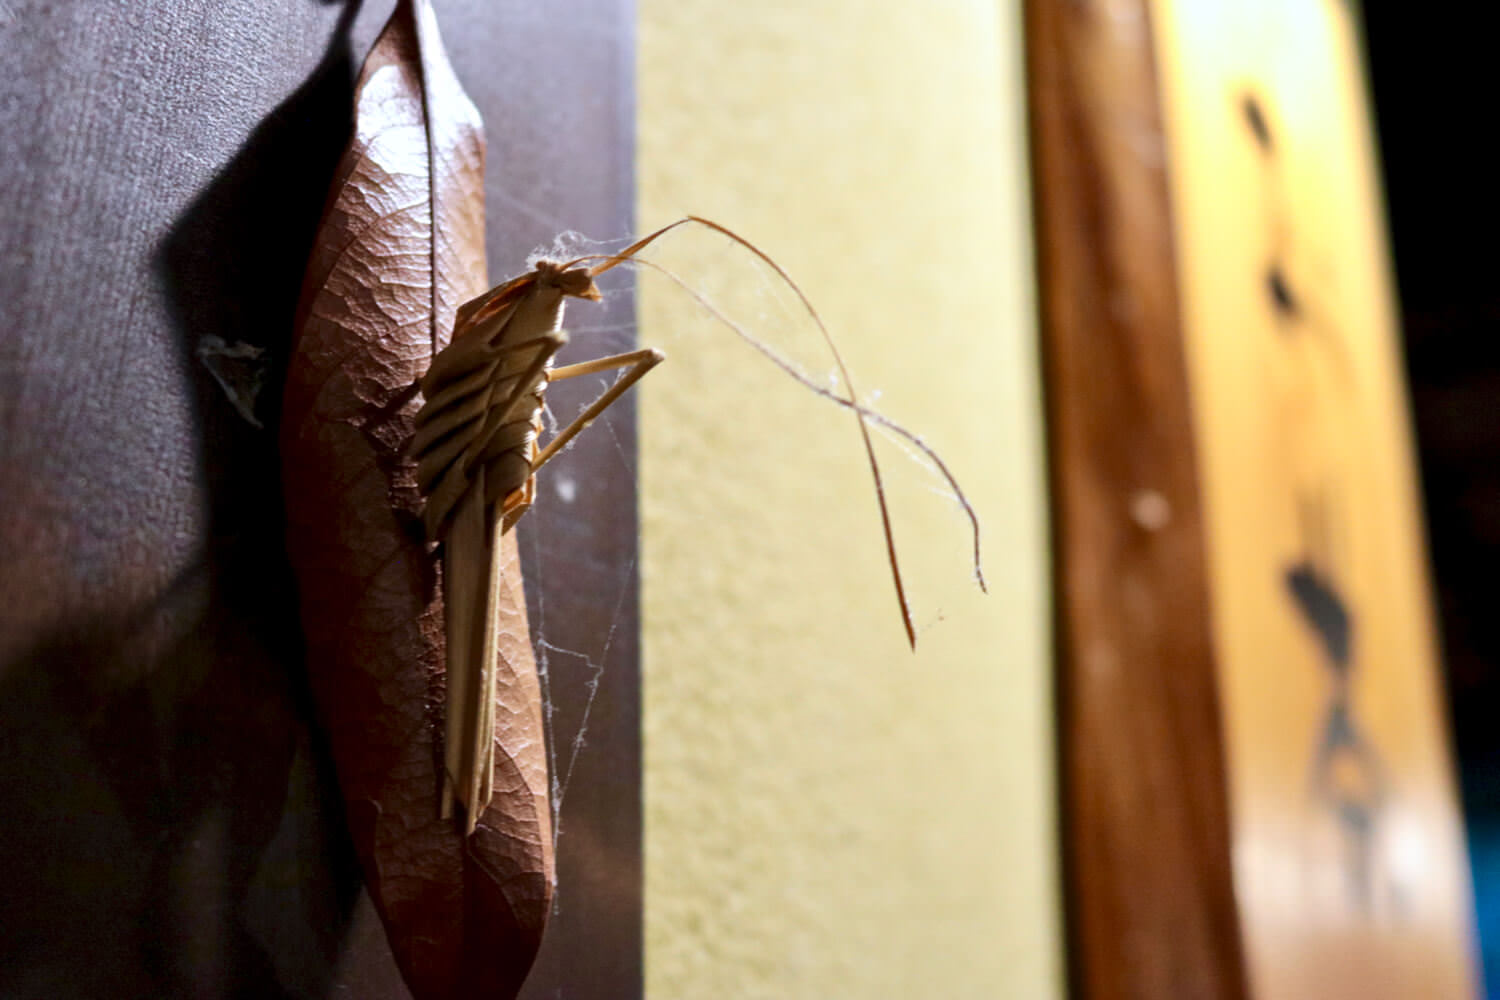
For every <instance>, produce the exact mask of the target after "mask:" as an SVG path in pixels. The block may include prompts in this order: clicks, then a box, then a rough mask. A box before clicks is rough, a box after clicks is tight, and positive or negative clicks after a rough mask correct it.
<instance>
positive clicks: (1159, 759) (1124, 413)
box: [1026, 0, 1248, 1000]
mask: <svg viewBox="0 0 1500 1000" xmlns="http://www.w3.org/2000/svg"><path fill="white" fill-rule="evenodd" d="M1107 6H1108V9H1107V10H1106V9H1105V7H1106V5H1104V4H1101V3H1095V2H1089V0H1072V2H1065V0H1030V2H1029V3H1028V5H1027V19H1026V24H1027V41H1028V61H1029V77H1030V101H1031V124H1032V136H1033V150H1034V152H1033V156H1034V172H1035V177H1036V188H1035V189H1036V194H1037V216H1036V218H1037V227H1038V246H1039V258H1040V259H1039V266H1040V273H1041V303H1042V326H1043V340H1044V356H1045V359H1046V397H1047V419H1048V439H1049V450H1050V458H1051V472H1050V477H1051V484H1052V491H1053V497H1054V504H1055V507H1054V510H1055V515H1054V517H1055V520H1054V524H1055V553H1056V555H1055V559H1056V576H1055V579H1056V581H1057V584H1056V586H1057V602H1056V606H1057V616H1058V629H1057V634H1058V645H1059V658H1058V705H1059V710H1060V713H1061V717H1060V720H1059V733H1060V735H1059V741H1060V752H1061V761H1062V767H1061V773H1062V787H1063V821H1064V841H1065V871H1066V893H1067V914H1068V935H1069V955H1070V962H1071V979H1072V991H1073V994H1074V996H1076V997H1080V998H1085V1000H1106V998H1141V1000H1146V998H1151V1000H1156V998H1161V997H1212V998H1216V1000H1234V998H1240V997H1245V996H1246V995H1247V993H1248V987H1247V984H1246V974H1245V966H1244V957H1243V954H1242V950H1241V943H1240V935H1239V927H1238V918H1237V914H1236V910H1235V904H1234V889H1233V882H1232V873H1231V870H1230V839H1229V838H1230V827H1229V816H1228V798H1227V791H1228V790H1227V787H1226V778H1225V766H1224V743H1223V735H1222V732H1221V721H1220V712H1219V705H1218V693H1217V678H1216V675H1215V658H1214V651H1213V643H1212V636H1211V632H1210V620H1209V579H1208V575H1207V567H1206V563H1205V555H1204V553H1205V538H1204V523H1203V518H1202V511H1201V506H1200V499H1199V483H1198V472H1197V463H1196V458H1195V454H1194V440H1193V427H1192V423H1191V411H1190V406H1189V391H1188V377H1187V370H1186V365H1185V359H1184V349H1183V337H1182V328H1181V321H1180V311H1179V304H1178V290H1177V279H1176V271H1175V266H1174V257H1173V253H1174V251H1173V241H1172V228H1171V214H1170V205H1169V203H1168V190H1167V176H1166V173H1165V169H1164V167H1163V166H1162V164H1163V162H1164V158H1165V145H1164V141H1163V140H1164V137H1163V136H1162V133H1161V113H1160V109H1159V95H1158V90H1157V82H1156V76H1155V68H1154V62H1153V54H1152V50H1151V35H1150V32H1149V31H1148V30H1146V29H1147V25H1148V24H1149V10H1148V4H1147V3H1146V2H1145V0H1115V2H1112V3H1110V4H1108V5H1107ZM1143 146H1144V147H1147V148H1144V149H1143ZM1151 146H1154V147H1155V149H1154V150H1153V149H1151V148H1149V147H1151Z"/></svg>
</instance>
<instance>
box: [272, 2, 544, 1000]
mask: <svg viewBox="0 0 1500 1000" xmlns="http://www.w3.org/2000/svg"><path fill="white" fill-rule="evenodd" d="M355 102H356V103H355V116H354V122H355V125H354V135H353V137H352V138H351V140H350V143H349V148H348V150H347V151H346V153H345V155H344V158H343V161H342V162H341V164H340V166H339V170H338V173H337V175H336V177H335V180H334V186H333V190H332V192H331V194H330V197H329V202H328V207H327V209H326V212H325V216H324V219H323V222H322V225H321V228H320V231H319V235H318V239H317V243H316V246H315V248H314V251H313V256H312V260H311V262H310V263H309V265H308V272H307V279H306V284H305V287H304V291H303V301H302V312H301V318H300V320H299V330H298V336H297V343H296V347H295V350H294V354H293V357H292V359H291V364H290V367H289V371H288V376H287V385H286V392H285V403H284V413H283V424H282V427H283V430H282V435H283V436H282V452H283V456H284V459H283V465H284V477H285V483H286V486H285V489H286V503H287V522H288V524H287V532H288V543H289V546H290V549H291V556H292V560H293V563H294V565H295V567H296V570H297V576H298V584H299V588H300V592H301V593H300V596H301V602H302V617H303V627H304V631H305V632H306V636H307V655H308V669H309V672H310V675H311V680H312V686H313V690H314V694H315V696H316V699H317V703H318V708H319V713H320V717H321V720H322V723H323V725H324V726H325V727H326V729H327V731H328V734H329V737H330V743H331V745H332V748H333V753H334V757H335V760H336V763H337V767H338V775H339V782H340V786H341V789H342V791H343V794H344V799H345V803H346V807H347V815H348V822H349V827H350V832H351V834H352V836H353V839H354V843H355V848H356V850H357V851H358V854H359V857H360V861H361V863H362V865H363V867H364V872H365V878H366V882H367V884H368V887H369V890H370V893H371V896H372V897H373V899H374V902H375V905H376V908H377V910H378V911H379V912H380V915H381V917H382V919H383V920H384V922H385V927H386V932H387V934H388V936H389V938H390V941H391V946H392V949H393V951H394V952H395V956H396V960H397V963H398V964H399V965H400V967H401V971H402V973H403V975H404V976H405V977H406V980H407V983H408V984H409V985H410V986H411V988H412V991H413V993H414V994H415V995H416V996H417V997H418V998H419V1000H428V998H443V997H457V996H460V995H463V996H484V997H511V996H514V995H515V993H516V992H517V990H518V989H519V988H520V984H521V982H522V981H523V980H524V978H525V975H526V973H527V971H528V970H529V969H530V967H531V963H532V960H533V958H534V956H535V953H536V949H537V947H538V945H539V943H540V939H541V933H542V929H543V926H544V924H545V922H546V918H547V914H548V911H549V910H550V907H551V896H552V888H553V881H554V867H553V845H552V836H551V825H550V819H551V815H550V806H549V802H548V776H547V768H546V751H545V741H544V737H543V722H542V712H541V695H540V690H539V685H538V682H537V675H536V667H535V663H534V662H533V659H532V650H531V643H530V638H529V635H528V631H527V625H526V611H525V601H524V599H523V597H522V593H521V579H520V564H519V561H518V560H517V558H516V552H515V541H514V535H513V534H510V533H507V534H506V535H505V536H504V538H503V541H502V559H503V560H504V562H505V564H506V565H505V577H504V586H503V587H502V588H501V589H502V593H501V595H500V610H499V620H500V622H501V627H500V630H499V646H500V659H501V663H500V665H499V669H498V670H497V677H498V685H497V686H498V690H497V697H496V704H495V712H494V716H495V735H496V743H495V768H496V769H495V777H494V797H493V799H492V800H491V802H490V805H489V808H488V809H487V810H486V811H485V812H484V814H483V816H482V817H481V818H480V822H479V824H478V826H477V828H476V829H475V831H474V833H473V834H472V835H469V836H467V837H466V836H465V835H464V833H463V829H462V826H461V825H460V824H458V823H456V822H454V821H452V820H443V819H441V818H440V816H439V793H440V790H441V774H440V768H441V760H442V718H441V715H442V705H443V684H444V627H443V612H442V603H441V599H440V588H439V586H438V576H437V569H436V559H435V558H434V555H433V553H432V551H431V550H430V547H429V545H428V544H427V542H426V540H425V535H424V533H423V530H422V527H421V521H420V508H421V501H420V498H419V496H418V493H417V488H416V474H415V467H414V464H413V462H412V461H411V459H410V458H409V457H408V456H407V455H406V446H407V443H408V442H409V440H410V438H411V435H412V430H413V422H414V419H415V415H416V412H417V409H418V407H419V405H420V402H421V399H420V396H419V395H418V394H417V393H416V391H415V388H414V386H415V383H416V381H417V379H418V378H419V377H420V376H421V375H422V374H423V372H424V371H425V370H426V368H427V366H428V364H429V362H430V361H431V358H432V356H433V354H434V353H435V352H436V351H437V350H438V349H439V348H441V347H442V345H443V344H444V343H445V342H446V340H447V337H448V333H449V331H450V330H451V329H452V326H453V318H454V313H455V311H456V309H457V306H458V305H459V304H460V303H461V302H463V301H465V300H467V299H469V298H471V297H473V296H474V295H476V294H478V293H479V292H481V291H483V290H484V287H485V260H484V139H483V135H482V130H481V125H480V121H479V115H478V113H477V111H476V110H475V109H474V107H473V105H472V104H471V103H470V102H469V100H468V98H467V96H466V95H465V94H464V92H463V90H462V88H461V87H460V85H459V83H458V81H457V79H456V78H455V77H454V75H453V71H452V69H451V67H450V66H449V64H448V61H447V58H446V56H445V55H444V53H443V49H442V44H441V40H440V39H439V37H438V34H437V26H436V23H435V21H434V19H433V16H432V13H431V11H430V9H429V8H428V5H427V3H426V2H425V0H402V2H401V3H399V4H398V6H397V9H396V12H395V14H394V15H393V17H392V19H391V21H390V23H389V24H388V25H387V26H386V28H385V30H384V32H383V33H382V34H381V36H380V38H379V40H378V41H377V42H376V44H375V47H374V49H373V50H372V51H371V53H370V56H369V58H368V60H367V61H366V63H365V66H364V69H363V70H362V72H361V75H360V79H359V82H358V84H357V88H356V97H355Z"/></svg>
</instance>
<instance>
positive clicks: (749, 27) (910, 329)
mask: <svg viewBox="0 0 1500 1000" xmlns="http://www.w3.org/2000/svg"><path fill="white" fill-rule="evenodd" d="M639 28H640V38H639V88H640V89H639V102H640V104H639V119H638V127H639V144H640V145H639V160H638V166H639V183H640V206H639V218H640V220H641V224H642V226H643V227H651V226H654V225H656V224H658V223H661V222H665V221H667V220H669V219H671V218H675V217H677V216H678V215H681V214H683V213H685V212H690V211H691V212H695V213H698V214H701V215H707V216H709V217H712V218H715V219H718V220H720V221H722V222H725V223H726V224H729V225H731V226H733V227H734V228H736V229H739V230H740V231H742V232H744V233H745V235H747V236H749V237H751V238H752V239H754V240H755V241H757V242H758V243H759V244H760V245H761V246H762V247H764V248H765V249H766V250H767V251H769V252H770V253H772V254H773V255H774V256H775V257H776V258H777V259H778V260H779V261H780V262H781V263H782V264H783V265H785V266H786V267H787V268H788V269H789V270H790V271H791V272H792V273H793V274H794V275H795V276H796V277H797V278H798V279H799V280H800V281H801V282H802V284H803V285H804V286H805V288H806V290H807V291H808V293H809V295H810V296H811V297H812V299H813V300H814V302H816V304H817V306H818V307H819V308H820V309H821V310H822V312H823V313H824V316H825V317H826V319H827V320H828V322H829V325H830V326H831V327H832V328H833V330H834V332H835V334H837V335H838V336H839V337H840V339H841V341H842V343H843V345H844V347H845V350H846V353H847V356H848V360H849V362H850V364H851V365H852V367H853V368H854V370H855V371H856V373H857V375H858V377H860V378H861V379H862V383H863V384H862V386H861V388H862V390H863V391H865V392H868V391H869V390H871V389H879V390H881V396H880V400H879V406H880V408H881V409H882V410H884V411H885V412H886V413H888V414H889V415H891V416H892V417H894V418H895V419H897V420H900V421H903V422H905V423H907V424H908V425H910V426H912V427H913V428H914V429H917V430H919V431H921V432H923V433H924V434H925V435H926V436H927V437H928V439H929V440H930V442H931V443H932V444H933V445H935V446H937V447H938V448H940V449H941V450H942V451H943V453H944V454H945V456H946V457H947V459H948V460H949V462H950V464H951V465H952V466H953V468H954V471H955V472H956V473H957V474H958V475H959V476H960V478H961V479H962V480H963V482H964V484H965V486H966V487H967V488H968V489H969V490H970V492H971V494H972V498H973V500H974V502H975V505H976V507H977V508H978V510H979V512H980V515H981V516H982V517H983V519H984V526H985V531H986V555H987V557H988V566H987V568H988V570H989V575H990V578H991V593H990V595H989V596H988V597H984V596H981V595H979V594H977V593H976V592H973V591H972V588H969V587H966V586H965V585H966V583H967V566H966V563H965V552H964V550H963V546H962V541H963V539H962V533H961V531H960V530H958V529H959V522H958V519H957V515H956V514H955V513H954V511H953V509H952V508H951V506H947V505H944V504H938V503H934V504H929V505H927V506H926V507H923V506H921V505H916V504H905V503H904V504H903V505H902V507H901V509H899V510H898V511H897V513H898V516H899V521H898V525H897V530H898V533H899V541H900V543H901V544H902V545H903V549H904V553H903V554H904V555H905V556H906V558H907V560H908V563H909V568H910V571H911V577H912V583H913V586H914V590H915V594H914V597H915V599H916V601H917V604H918V617H919V620H920V623H921V624H923V625H927V624H930V623H931V622H933V620H934V619H935V618H936V617H937V616H938V615H939V614H941V616H942V618H943V620H942V621H940V622H937V623H936V624H933V625H932V626H931V627H929V628H927V629H926V630H925V631H924V632H923V633H922V636H921V649H920V651H919V652H918V653H917V654H916V655H915V656H914V655H913V654H912V653H911V652H909V651H908V650H907V649H906V648H905V643H904V638H903V635H902V633H901V630H900V626H899V621H898V618H897V617H896V614H895V603H894V600H893V598H892V595H891V585H890V582H889V577H888V575H887V572H886V569H885V565H884V554H883V550H882V547H881V543H880V537H879V529H878V521H877V519H876V514H875V508H874V503H873V500H872V499H871V493H870V487H869V482H868V478H867V473H866V470H865V467H864V465H863V464H862V457H861V453H860V451H859V439H858V435H857V433H856V431H855V428H854V423H853V420H852V418H850V417H849V415H848V414H847V413H845V412H843V411H839V410H836V409H835V408H834V407H832V406H831V405H829V404H827V403H825V402H820V401H818V400H816V399H814V398H812V397H811V396H810V395H809V394H808V393H806V392H805V391H803V390H800V389H798V388H797V387H796V386H795V385H793V384H792V383H790V382H789V381H787V380H786V379H785V378H784V377H783V376H779V375H778V374H776V373H775V372H774V371H773V370H772V369H771V368H770V367H769V366H767V365H765V364H764V363H763V362H761V361H759V360H758V359H756V358H755V356H754V355H753V354H752V353H751V352H749V351H748V350H747V349H746V348H745V347H744V346H743V345H742V344H740V343H738V342H737V341H736V340H735V339H734V338H733V337H732V336H731V335H730V334H728V333H727V332H726V331H724V330H722V329H717V328H714V327H713V326H711V325H707V324H705V323H704V322H703V321H702V318H701V316H699V315H698V314H696V313H695V311H694V310H693V308H692V307H691V306H690V305H689V304H688V302H687V301H686V299H685V298H684V297H683V296H681V295H680V294H677V293H676V292H675V291H674V290H672V289H671V288H670V287H666V286H662V285H660V284H653V283H651V282H650V280H649V275H647V276H643V282H644V283H645V284H644V287H643V291H642V312H641V320H642V337H643V340H644V341H645V342H646V343H655V344H660V345H662V346H663V347H665V348H666V349H667V351H668V352H669V354H670V359H669V361H668V363H667V365H665V366H663V368H662V369H659V371H658V373H654V374H653V375H652V376H651V378H650V379H648V380H647V382H646V383H645V384H644V387H643V390H642V395H641V409H642V435H643V436H642V454H641V467H640V475H641V484H642V493H643V496H642V502H643V518H644V523H643V563H642V573H643V586H644V591H643V594H644V597H643V599H644V621H645V671H646V679H645V720H644V725H645V737H646V782H645V800H646V936H647V953H646V969H647V992H648V995H649V996H651V997H652V998H653V1000H670V998H678V997H681V998H701V997H724V998H740V997H768V998H770V997H774V998H778V1000H785V998H799V997H806V998H818V1000H827V998H843V997H850V998H861V1000H870V998H881V997H893V998H894V997H900V998H912V997H942V998H945V1000H948V998H967V997H975V998H979V997H1025V998H1028V1000H1033V998H1039V1000H1045V998H1049V997H1055V996H1060V995H1061V964H1062V963H1061V957H1060V941H1059V933H1060V919H1059V903H1058V891H1057V885H1056V882H1057V861H1056V856H1055V854H1056V850H1055V834H1054V823H1055V817H1054V809H1053V780H1054V776H1053V766H1052V739H1053V734H1052V730H1051V721H1050V720H1051V700H1050V690H1049V679H1048V678H1049V671H1050V667H1049V661H1048V656H1049V653H1048V642H1049V638H1048V632H1047V618H1048V605H1047V579H1046V564H1045V544H1046V522H1045V513H1044V505H1043V466H1042V458H1041V455H1042V451H1041V426H1040V407H1039V403H1038V372H1037V367H1036V359H1035V338H1034V318H1033V290H1032V271H1031V268H1032V258H1031V251H1030V246H1029V240H1030V236H1029V219H1028V215H1027V197H1028V196H1027V190H1026V177H1025V163H1026V159H1025V149H1024V125H1025V121H1024V111H1023V109H1024V104H1023V101H1022V79H1023V70H1022V63H1021V44H1020V38H1021V32H1020V18H1019V11H1018V9H1017V6H1016V4H1014V3H1012V2H1003V3H998V4H997V3H985V2H957V0H946V2H936V3H916V2H909V3H897V4H878V5H871V4H863V3H855V2H851V0H796V2H782V0H776V2H762V3H725V2H712V0H641V2H640V5H639ZM736 261H739V262H740V263H738V264H737V263H736ZM674 264H675V266H676V267H677V268H678V269H679V270H681V271H683V272H684V273H685V274H687V275H688V276H689V277H691V278H692V279H693V280H694V281H695V282H696V281H704V282H711V283H722V282H725V281H727V282H729V283H731V284H732V283H733V282H734V281H736V280H742V281H743V282H744V283H745V284H746V285H747V286H749V290H750V291H754V290H755V289H757V288H763V286H764V279H763V276H762V275H761V274H760V272H758V271H756V270H755V269H754V268H753V267H751V266H750V263H749V261H748V260H746V259H744V258H737V257H735V256H734V255H732V254H731V255H722V256H714V257H712V258H711V259H703V258H694V257H692V256H689V257H688V259H687V260H686V261H683V260H677V261H674ZM739 267H743V271H736V268H739ZM726 269H728V272H729V273H728V275H727V277H726V274H725V271H726ZM705 270H711V271H713V272H714V273H712V274H705V273H704V271H705ZM761 332H765V333H768V335H772V336H779V335H780V331H778V330H777V329H775V323H774V322H773V321H764V322H762V330H761ZM809 356H812V357H816V352H815V351H813V352H810V353H809ZM825 370H826V363H825ZM886 457H887V459H888V461H890V462H891V469H892V477H893V479H895V480H896V485H897V487H898V492H901V490H900V488H901V487H902V486H903V485H904V484H910V483H911V482H915V481H916V477H915V476H914V474H913V471H912V468H911V467H910V466H903V464H902V463H901V462H900V461H898V460H897V456H896V455H895V454H894V453H892V452H889V451H887V452H886ZM908 492H909V491H908ZM939 605H940V606H939Z"/></svg>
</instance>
